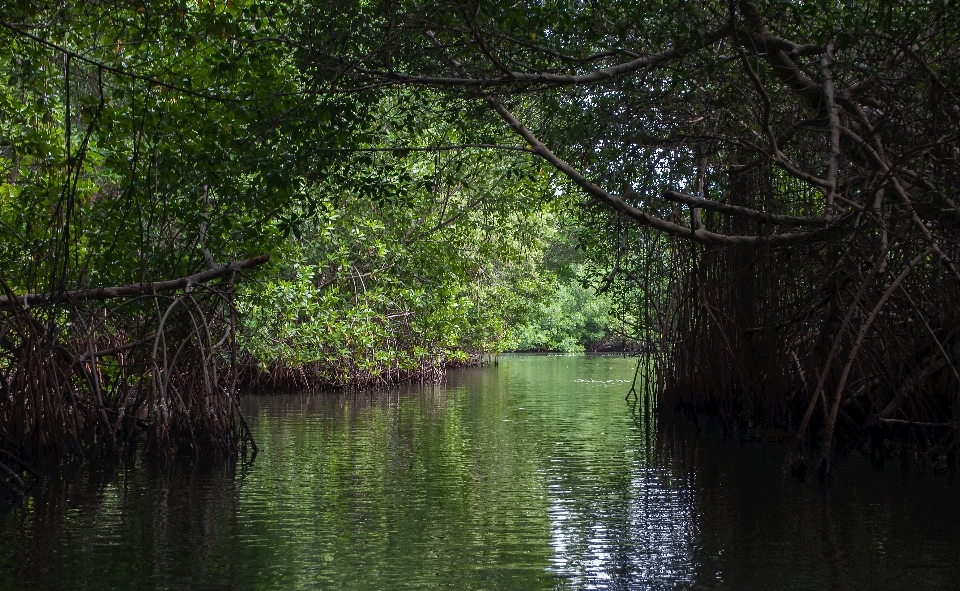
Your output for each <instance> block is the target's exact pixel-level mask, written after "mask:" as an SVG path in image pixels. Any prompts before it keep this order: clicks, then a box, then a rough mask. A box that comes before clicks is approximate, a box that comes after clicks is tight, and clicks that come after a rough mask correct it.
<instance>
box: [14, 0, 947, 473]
mask: <svg viewBox="0 0 960 591" xmlns="http://www.w3.org/2000/svg"><path fill="white" fill-rule="evenodd" d="M957 11H958V8H957V6H956V5H955V3H948V2H941V1H939V0H937V1H934V0H928V1H923V0H917V1H915V2H908V3H906V4H903V3H893V2H872V3H868V4H864V5H863V6H859V5H858V6H848V5H843V6H840V5H836V4H833V3H829V2H773V1H770V2H767V1H761V2H756V3H755V2H748V1H737V2H713V1H709V0H704V1H698V2H682V3H678V2H673V1H666V0H664V1H658V2H652V3H643V4H638V3H636V2H620V1H617V0H613V1H610V2H603V3H581V2H568V1H566V0H561V1H557V2H553V1H551V2H511V3H501V2H475V3H467V4H464V3H462V2H448V1H447V0H435V1H431V2H377V1H357V0H349V1H347V0H343V1H340V0H323V1H321V0H291V1H289V2H281V3H273V2H266V1H260V0H237V1H230V2H211V3H189V2H182V1H180V0H159V1H151V2H141V1H136V2H121V3H118V4H117V3H112V4H101V3H82V4H61V3H56V2H52V1H51V2H46V1H39V2H26V1H22V2H13V3H8V4H7V5H5V6H4V8H3V9H2V10H0V30H2V31H3V34H2V35H0V65H2V66H3V68H4V71H5V72H7V73H8V75H7V76H6V77H5V78H4V79H3V80H0V173H2V174H0V179H2V180H0V243H2V244H3V246H4V248H3V249H2V251H0V279H2V288H3V290H4V292H5V295H3V296H0V297H2V298H3V299H2V300H0V314H2V318H0V359H2V371H3V378H2V379H0V387H2V388H4V390H5V391H6V392H7V394H8V395H7V396H5V397H3V398H2V400H5V401H6V402H3V404H6V405H7V406H6V407H4V408H3V409H2V410H3V415H2V416H0V418H2V419H3V421H0V438H3V440H4V441H7V442H11V441H26V440H31V441H33V443H31V445H32V446H34V445H35V446H40V447H43V446H44V445H49V446H52V447H54V448H57V449H62V448H63V449H81V448H84V446H85V445H86V444H87V443H89V442H90V441H103V440H104V439H106V440H111V441H115V440H117V438H118V437H120V436H121V434H124V433H125V434H126V435H123V436H124V437H127V436H132V435H131V434H134V433H136V432H137V430H138V429H146V430H147V431H148V432H149V433H150V437H152V438H153V439H152V441H154V442H155V447H156V448H157V449H160V448H164V447H170V445H172V444H169V441H172V440H173V439H177V437H181V438H183V437H186V436H187V435H189V436H190V439H189V441H190V444H189V445H188V447H196V445H198V444H197V443H196V442H197V437H198V435H199V434H201V433H207V434H209V433H211V432H224V433H225V432H230V433H231V435H230V437H232V438H233V439H231V441H234V443H235V440H236V438H237V437H240V434H239V432H238V431H237V429H238V428H237V427H236V425H237V424H242V418H240V419H239V423H238V422H237V421H236V420H235V416H234V412H235V411H234V410H233V409H234V405H233V402H234V396H235V391H236V388H237V386H238V385H242V384H244V383H245V384H247V385H252V384H258V383H259V384H261V385H263V384H267V385H269V384H273V385H284V384H286V385H298V386H299V385H302V382H304V381H306V382H321V383H336V384H343V383H347V382H364V383H369V382H374V381H377V380H395V379H398V378H402V377H405V376H410V375H414V374H418V373H420V374H430V373H431V372H435V371H436V368H437V367H439V366H440V365H442V364H443V363H445V362H448V361H468V360H476V359H479V358H480V357H482V356H483V355H484V354H487V353H491V352H496V351H498V350H501V349H503V348H505V347H520V348H529V349H541V348H560V349H575V348H576V349H579V348H581V347H586V346H588V345H591V344H592V341H597V340H600V341H609V340H610V339H611V338H620V337H623V336H626V337H628V338H632V339H635V340H637V341H640V342H642V344H643V347H644V349H645V350H646V351H647V352H648V353H649V354H650V355H651V359H652V360H653V361H654V363H652V364H650V365H649V368H651V369H652V370H653V372H652V373H651V374H649V375H646V376H645V379H646V384H647V385H650V384H654V385H655V387H654V388H653V389H654V390H655V393H656V394H657V395H658V396H659V397H660V398H659V399H660V402H661V403H664V404H669V405H673V406H679V407H683V408H687V409H690V410H692V411H694V412H714V413H719V414H721V415H723V416H725V417H727V418H730V419H734V420H739V421H741V422H742V423H743V424H747V425H750V424H761V425H771V426H777V427H785V428H796V429H797V435H798V439H802V438H803V437H804V436H805V434H807V433H810V432H811V431H817V432H819V433H820V434H821V438H820V439H821V441H822V442H823V454H824V456H823V457H824V458H826V457H827V454H828V453H829V451H830V448H831V445H832V442H833V440H834V434H835V432H836V431H837V429H848V430H849V432H851V433H854V434H857V433H861V432H863V431H864V430H869V429H872V428H875V427H876V428H880V427H883V428H886V429H888V430H889V429H897V428H900V426H906V427H907V428H908V430H909V428H911V427H913V426H916V425H922V426H923V428H926V429H929V431H927V432H924V433H925V434H924V438H926V439H929V440H935V441H938V442H943V443H944V444H945V445H955V444H956V441H957V439H956V436H957V433H958V431H957V419H958V417H960V398H958V392H960V373H958V370H957V367H956V365H955V360H956V359H958V358H960V332H958V330H960V329H958V328H957V327H958V326H960V323H958V322H957V320H958V318H957V310H960V305H958V297H957V294H958V293H960V291H958V289H957V282H958V281H960V272H958V268H957V265H956V263H955V261H956V259H957V258H958V257H960V250H958V248H960V242H958V241H957V230H958V227H960V226H958V223H957V220H958V215H960V214H958V211H960V210H958V209H957V202H958V200H957V194H956V186H957V182H956V181H957V179H958V178H960V169H958V161H960V156H958V154H960V153H958V143H960V140H958V135H957V132H956V129H957V125H958V121H960V100H958V98H957V97H958V95H960V69H958V65H957V64H960V59H958V58H960V56H958V53H957V52H958V49H957V48H958V47H960V39H958V28H957V27H956V26H954V23H956V22H958V21H960V16H958V12H957ZM558 252H561V253H566V254H563V255H562V256H558V255H557V253H558ZM260 254H265V255H266V254H269V255H270V256H271V257H272V258H271V261H270V263H269V264H267V265H263V264H262V263H263V258H256V259H250V260H248V261H247V262H246V263H243V264H242V265H240V264H239V263H237V264H234V265H233V266H231V265H227V263H230V262H231V261H240V260H243V259H247V258H248V257H251V256H253V255H260ZM257 265H260V266H259V267H258V269H257V270H256V271H254V270H252V268H253V267H254V266H257ZM205 270H209V271H207V272H208V274H207V275H203V274H202V273H203V272H205ZM198 273H199V274H198ZM175 278H184V279H183V281H182V284H177V286H175V287H171V286H172V285H173V284H164V285H167V287H163V286H160V287H158V286H157V285H154V284H152V283H151V282H154V281H158V280H167V279H175ZM111 285H113V286H118V285H127V287H126V288H124V289H123V290H121V292H122V293H123V294H125V295H124V296H123V297H122V298H120V297H119V296H117V295H116V294H117V293H120V292H115V293H114V292H111V293H107V292H102V291H96V290H95V291H83V290H84V289H86V288H97V287H102V286H111ZM237 285H239V286H240V287H235V286H237ZM138 286H139V287H138ZM78 290H79V291H78ZM164 290H165V291H164ZM596 292H599V293H601V294H602V297H600V298H594V297H593V296H592V294H594V293H596ZM25 294H38V295H35V296H30V297H24V296H25ZM111 294H112V295H111ZM31 298H32V299H31ZM124 298H126V299H124ZM31 301H32V302H33V304H32V305H31ZM610 317H614V318H616V319H617V320H616V322H610V321H608V320H605V318H610ZM645 367H646V366H645ZM197 391H199V392H203V394H202V396H200V395H198V394H194V392H197ZM24 392H28V393H29V395H27V394H23V393H24ZM198 396H199V398H198ZM31 397H32V398H31ZM29 400H33V402H29V403H28V401H29ZM211 408H213V409H218V410H217V411H216V412H213V413H212V414H211V413H208V414H210V416H217V417H219V418H217V419H216V420H215V421H213V423H211V424H209V425H206V426H204V424H201V423H203V421H206V420H207V419H204V420H203V421H200V422H195V420H194V419H195V417H196V416H197V415H196V413H197V412H201V414H202V413H203V412H205V411H204V410H203V409H208V410H209V409H211ZM198 409H199V410H198ZM203 416H207V415H203ZM54 417H59V418H54ZM64 417H70V424H72V425H74V426H73V427H71V428H70V429H69V431H71V433H70V435H69V436H54V435H50V434H49V433H48V431H47V430H49V429H54V430H55V429H59V428H60V427H57V425H65V424H67V421H66V420H65V419H64ZM158 417H162V420H159V419H158ZM138 421H139V422H138ZM41 424H42V425H43V426H42V427H41ZM124 425H127V426H126V427H125V426H124ZM175 425H179V427H176V428H175ZM177 429H181V431H182V432H181V433H180V435H177V433H176V432H175V431H177ZM911 432H912V431H911ZM39 433H43V435H42V437H41V435H38V434H39ZM213 437H214V439H216V438H217V437H220V435H214V436H213ZM227 439H230V438H227ZM41 440H42V441H41ZM950 441H953V443H952V444H951V443H949V442H950ZM234 443H229V444H227V445H225V447H226V448H230V447H231V446H234V447H235V445H234Z"/></svg>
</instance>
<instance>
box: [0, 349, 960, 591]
mask: <svg viewBox="0 0 960 591" xmlns="http://www.w3.org/2000/svg"><path fill="white" fill-rule="evenodd" d="M633 363H634V361H633V360H631V359H624V358H620V357H616V356H562V355H553V356H549V355H544V356H534V355H508V356H504V357H502V358H501V360H500V364H499V366H498V367H487V368H482V369H468V370H457V371H453V372H450V374H449V376H448V379H447V381H446V383H444V384H442V385H428V386H422V387H421V386H417V387H407V388H403V389H399V390H396V389H395V390H389V391H383V392H375V393H371V392H363V393H341V394H330V393H327V394H314V395H277V396H250V397H247V398H246V399H245V401H244V405H245V407H246V409H247V414H248V417H249V419H250V423H251V427H252V428H253V430H254V433H255V435H256V438H257V441H258V443H259V445H260V448H261V450H260V454H259V456H258V457H257V458H256V460H255V462H253V463H252V465H240V466H236V467H228V466H223V465H218V466H205V465H193V464H191V463H189V462H184V461H180V462H178V463H177V464H176V465H175V467H174V468H173V470H168V471H160V470H156V469H153V468H151V467H149V466H138V465H132V466H126V467H117V468H115V469H110V470H106V471H96V470H83V471H81V472H80V473H79V475H75V476H72V477H70V478H63V479H52V480H51V481H49V482H47V483H46V484H44V485H43V487H41V489H40V490H39V491H37V494H36V495H35V496H34V497H33V498H32V499H31V500H30V501H29V503H28V504H27V505H25V506H23V507H19V508H14V509H7V510H4V512H3V513H0V590H6V589H251V590H252V589H277V590H281V589H283V590H287V589H364V590H367V589H401V588H402V589H509V590H523V589H735V590H742V589H758V590H759V589H818V590H819V589H844V590H846V589H898V590H899V589H957V588H960V486H958V485H957V484H956V483H955V479H954V478H953V477H952V476H951V475H950V474H939V473H934V471H933V470H932V469H925V468H923V467H922V466H921V465H920V464H918V463H917V462H905V461H899V462H886V463H884V464H878V463H876V462H871V461H868V460H867V459H863V458H860V457H854V456H849V457H847V458H844V459H843V460H842V461H841V462H840V463H839V469H838V472H839V475H838V476H839V479H838V481H837V482H836V483H835V484H833V485H832V486H830V487H827V488H825V487H822V486H820V485H819V484H816V483H812V482H806V483H799V482H797V481H796V480H794V479H792V478H791V477H790V476H789V475H788V474H787V473H786V472H785V470H784V454H785V451H786V450H785V449H784V448H781V447H780V446H777V445H775V444H763V443H744V442H741V441H740V440H739V439H736V438H733V439H731V438H727V439H724V438H723V437H722V436H721V435H720V434H718V433H714V432H712V431H711V430H709V429H707V430H705V431H704V432H701V433H697V432H696V429H695V428H693V427H692V426H690V425H687V424H684V423H682V422H673V421H670V422H669V424H667V421H663V422H661V423H660V424H657V423H656V422H655V421H654V420H653V419H650V418H648V417H646V416H645V414H644V409H643V406H642V404H640V405H638V404H635V403H628V402H625V401H624V394H625V393H626V391H627V390H628V389H629V387H630V380H631V378H632V377H633V367H634V366H633Z"/></svg>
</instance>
